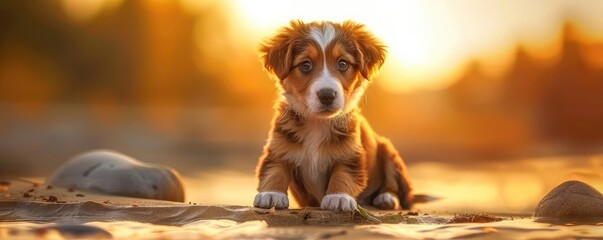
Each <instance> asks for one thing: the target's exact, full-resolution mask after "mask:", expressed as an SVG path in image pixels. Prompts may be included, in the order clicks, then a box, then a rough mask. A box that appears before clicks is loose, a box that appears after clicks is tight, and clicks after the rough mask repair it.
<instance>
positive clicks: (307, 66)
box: [299, 61, 312, 73]
mask: <svg viewBox="0 0 603 240" xmlns="http://www.w3.org/2000/svg"><path fill="white" fill-rule="evenodd" d="M299 70H300V71H302V72H303V73H308V72H310V71H311V70H312V62H310V61H304V62H302V63H301V64H300V65H299Z"/></svg>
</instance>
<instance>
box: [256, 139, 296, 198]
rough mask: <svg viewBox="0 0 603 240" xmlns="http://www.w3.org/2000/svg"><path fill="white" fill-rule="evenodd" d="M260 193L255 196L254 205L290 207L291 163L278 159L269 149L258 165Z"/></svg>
mask: <svg viewBox="0 0 603 240" xmlns="http://www.w3.org/2000/svg"><path fill="white" fill-rule="evenodd" d="M257 172H258V177H259V180H260V183H259V185H258V191H259V193H258V194H257V195H256V196H255V199H254V201H253V206H255V207H259V208H272V207H275V208H277V209H285V208H288V207H289V198H288V197H287V188H288V187H289V181H291V170H290V167H289V164H288V163H287V162H285V161H283V160H281V159H278V158H276V157H275V156H274V154H272V153H270V151H267V153H265V154H264V155H263V156H262V157H261V158H260V163H259V165H258V169H257Z"/></svg>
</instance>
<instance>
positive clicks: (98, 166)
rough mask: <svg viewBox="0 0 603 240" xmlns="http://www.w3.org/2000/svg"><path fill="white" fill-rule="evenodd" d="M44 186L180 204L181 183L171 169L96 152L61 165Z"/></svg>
mask: <svg viewBox="0 0 603 240" xmlns="http://www.w3.org/2000/svg"><path fill="white" fill-rule="evenodd" d="M46 184H48V185H53V186H56V187H64V188H68V191H69V192H73V191H74V189H77V190H87V191H98V192H102V193H106V194H111V195H117V196H128V197H138V198H147V199H158V200H168V201H176V202H184V184H183V183H182V180H181V178H180V175H179V174H178V172H176V171H175V170H174V169H172V168H169V167H166V166H160V165H154V164H148V163H144V162H141V161H139V160H137V159H134V158H132V157H129V156H126V155H124V154H121V153H118V152H114V151H109V150H96V151H91V152H87V153H84V154H81V155H78V156H75V157H74V158H73V159H71V160H69V161H67V162H65V163H64V164H63V165H62V166H60V167H59V168H58V169H56V170H55V171H54V173H53V174H52V175H51V176H50V177H49V178H48V180H47V182H46Z"/></svg>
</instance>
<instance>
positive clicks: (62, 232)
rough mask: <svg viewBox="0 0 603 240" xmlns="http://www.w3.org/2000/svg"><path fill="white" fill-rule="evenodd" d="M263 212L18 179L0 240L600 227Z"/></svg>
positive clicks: (504, 219) (520, 235)
mask: <svg viewBox="0 0 603 240" xmlns="http://www.w3.org/2000/svg"><path fill="white" fill-rule="evenodd" d="M371 212H372V213H373V214H374V215H375V216H376V218H378V219H379V220H381V221H382V223H379V224H378V223H375V222H371V221H368V220H366V219H365V218H363V217H362V216H360V215H359V214H358V213H346V212H330V211H321V210H319V209H288V210H280V211H277V210H262V209H256V208H252V207H248V206H219V205H212V206H201V205H196V204H195V203H176V202H167V201H155V200H146V199H136V198H126V197H115V196H106V195H101V194H95V193H88V192H79V191H74V190H70V189H64V188H56V187H48V186H45V185H42V184H38V183H36V182H32V181H28V180H20V179H7V180H2V182H1V184H0V239H68V238H92V239H109V238H113V239H134V238H136V239H266V238H269V239H388V238H404V239H450V238H461V239H466V238H471V239H567V238H570V239H571V238H582V239H589V238H590V239H597V238H603V227H602V225H603V223H596V222H593V223H591V224H583V225H572V224H568V225H551V224H546V223H536V222H534V221H533V220H532V219H531V218H530V217H529V216H517V215H516V216H505V215H500V216H496V217H497V218H500V220H501V221H493V222H485V223H449V222H450V221H451V219H453V218H454V216H453V215H450V214H434V213H429V214H427V213H422V212H407V211H375V210H372V211H371Z"/></svg>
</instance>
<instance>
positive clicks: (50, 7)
mask: <svg viewBox="0 0 603 240" xmlns="http://www.w3.org/2000/svg"><path fill="white" fill-rule="evenodd" d="M323 2H324V1H323ZM392 2H396V1H380V0H375V1H371V4H366V3H365V2H362V1H352V2H347V1H346V2H342V1H333V2H329V3H325V5H323V6H322V7H320V4H319V3H317V2H315V1H309V2H307V4H306V5H302V6H298V5H295V3H296V2H293V1H270V0H262V1H237V0H229V1H217V0H208V1H195V0H180V1H167V0H154V1H123V0H90V1H79V0H49V1H29V0H26V1H2V2H0V175H2V176H17V177H24V176H30V177H43V176H48V175H49V174H50V172H52V170H53V169H55V168H56V167H58V166H59V165H60V164H61V163H62V162H64V161H66V160H67V159H69V158H71V157H73V156H75V155H77V154H79V153H82V152H85V151H88V150H93V149H102V148H107V149H113V150H116V151H120V152H122V153H124V154H127V155H131V156H133V157H135V158H138V159H140V160H142V161H146V162H151V163H159V164H165V165H169V166H171V167H173V168H175V169H176V170H178V171H180V172H181V173H182V174H183V175H184V176H185V177H186V178H188V179H192V180H191V181H192V182H195V181H196V180H195V179H197V180H198V179H205V178H204V177H203V176H206V178H208V179H212V180H211V181H213V183H212V184H215V185H216V186H223V185H224V183H219V181H220V180H219V178H221V177H223V176H222V175H221V174H222V173H224V172H226V173H229V172H230V173H232V175H235V176H239V177H241V178H242V179H253V177H251V176H252V175H253V174H254V170H255V164H256V162H257V159H258V157H259V155H260V153H261V151H262V146H263V144H264V142H265V140H266V137H267V132H268V130H269V127H270V120H271V118H272V113H273V112H272V106H273V103H274V101H275V99H276V97H277V94H278V93H277V92H276V90H275V88H274V84H275V83H274V81H273V80H272V79H270V78H269V76H267V74H266V73H265V72H264V71H263V70H262V66H261V64H260V62H259V60H258V57H257V53H256V50H257V46H258V44H259V43H260V42H261V41H262V40H263V39H266V38H267V37H269V36H271V34H272V33H273V32H274V31H275V30H276V28H278V27H281V26H284V25H287V24H288V21H289V19H291V18H295V19H302V20H304V21H314V20H319V19H323V20H330V21H341V20H343V19H348V18H350V19H352V20H355V21H358V22H362V23H365V24H366V25H367V28H368V29H370V30H372V31H374V33H375V35H376V36H377V37H380V38H382V39H383V41H384V42H385V43H386V44H387V45H388V46H389V56H388V58H387V59H386V64H385V65H384V66H383V69H382V71H381V74H380V75H379V76H378V77H377V78H376V79H375V80H374V83H372V84H371V86H370V87H369V89H368V91H367V94H366V95H367V96H366V98H365V100H364V101H363V102H362V103H361V107H362V108H363V112H364V115H365V116H366V118H367V119H368V120H369V122H370V123H371V125H372V126H373V128H374V129H375V130H376V131H377V132H378V133H379V134H381V135H383V136H385V137H388V138H390V139H392V141H393V143H394V144H395V146H396V147H397V149H398V150H399V152H400V153H401V155H402V156H403V158H404V159H405V161H406V163H407V164H408V165H409V169H410V175H411V176H418V178H417V179H416V183H417V186H419V187H420V188H422V189H425V190H424V191H420V192H425V191H445V188H442V187H443V185H437V184H436V183H433V181H432V180H433V179H432V178H433V176H436V175H445V174H444V173H446V172H456V173H450V174H451V175H450V176H446V177H444V176H439V177H441V178H442V179H447V180H446V181H452V180H450V179H451V178H452V177H460V178H462V179H457V180H458V181H460V182H462V183H463V186H467V189H469V190H471V189H473V190H475V191H482V192H483V193H482V195H481V196H486V195H487V194H494V195H488V196H489V197H490V198H488V199H492V198H493V197H492V196H503V195H504V196H505V198H506V199H509V200H508V201H509V202H511V203H513V204H515V205H516V206H518V207H517V209H521V210H523V209H526V208H527V207H526V206H528V205H525V204H521V203H519V202H518V201H516V199H515V200H514V198H513V196H515V195H517V196H519V195H521V194H522V193H521V192H518V191H519V190H521V189H523V188H522V187H524V188H526V189H527V190H529V191H531V192H532V194H531V195H530V197H531V198H537V197H538V195H537V194H536V193H540V192H542V191H544V190H543V189H544V188H546V187H549V186H554V184H553V183H555V181H557V180H559V179H566V178H579V179H582V180H586V181H590V182H589V183H591V184H593V185H594V186H595V187H598V188H599V189H600V188H601V186H603V185H601V183H602V182H603V181H601V180H603V176H602V175H601V174H600V172H601V171H600V170H601V168H602V167H603V158H601V157H600V156H601V154H602V153H603V125H601V123H603V97H601V96H603V15H601V14H595V13H596V10H597V9H602V8H603V2H598V1H572V2H571V3H569V2H568V1H550V2H549V1H541V2H532V1H530V3H525V2H507V1H490V2H488V3H489V4H491V5H488V4H486V3H482V2H481V1H477V2H475V1H458V2H455V3H456V4H449V3H446V2H441V1H416V2H415V1H408V2H406V1H405V2H403V3H392ZM538 3H539V4H538ZM547 3H549V4H548V5H547ZM596 6H600V7H599V8H597V7H596ZM334 9H337V10H334ZM314 10H315V11H314ZM507 20H508V22H507ZM572 159H573V160H572ZM575 159H579V160H575ZM574 160H575V161H574ZM548 166H552V167H553V168H554V169H555V170H554V171H553V172H552V173H548V172H547V171H546V170H543V169H547V167H548ZM482 167H483V168H482ZM480 169H481V170H480ZM507 170H509V172H508V173H507ZM413 171H415V172H413ZM482 171H485V172H482ZM435 173H438V174H435ZM465 173H467V174H468V176H465V177H464V178H463V176H464V175H463V174H465ZM204 174H205V175H204ZM547 174H549V175H547ZM490 175H492V176H497V177H501V179H506V180H492V181H490V182H489V181H484V180H483V179H484V178H486V177H489V176H490ZM227 176H229V175H227ZM514 177H516V178H515V179H511V178H514ZM509 179H510V180H509ZM413 180H415V179H413ZM507 180H508V181H510V183H509V184H510V185H505V184H506V183H507ZM484 182H485V183H487V184H485V183H484ZM500 182H505V184H502V183H500ZM526 182H529V184H528V183H526ZM228 183H231V182H228ZM470 183H475V184H476V185H475V186H468V185H470ZM499 183H500V184H499ZM594 183H598V185H597V184H594ZM479 184H482V185H481V186H480V185H479ZM436 185H437V186H436ZM499 185H500V186H499ZM245 186H246V187H249V186H247V185H245ZM497 187H498V188H500V189H498V190H500V191H502V192H504V191H506V190H505V189H507V188H509V189H511V188H512V189H515V188H519V190H512V191H511V190H509V191H507V193H505V194H506V195H505V194H502V193H501V194H500V195H496V194H495V193H494V192H493V191H495V190H493V189H491V188H497ZM208 188H210V187H207V188H206V189H208ZM212 189H214V190H215V191H216V192H214V193H213V194H216V195H220V196H222V195H224V194H225V193H218V192H217V191H219V189H218V188H217V187H215V188H212ZM450 189H456V190H458V191H461V188H460V187H457V188H450ZM501 189H502V190H501ZM251 190H254V189H250V190H249V191H251ZM456 190H455V191H456ZM469 190H466V191H469ZM507 190H508V189H507ZM195 191H200V190H195ZM195 193H196V192H195ZM196 194H197V195H199V196H200V194H201V193H196ZM467 194H468V196H473V195H471V194H472V193H467ZM535 194H536V195H535ZM197 195H195V196H197ZM226 195H227V194H226ZM465 197H466V196H465ZM459 198H460V197H459ZM465 200H467V199H465ZM215 201H218V200H215ZM220 201H221V200H220ZM463 201H464V200H463ZM505 201H506V200H505ZM531 201H533V199H532V200H531ZM504 204H507V203H500V205H501V206H503V205H504Z"/></svg>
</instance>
